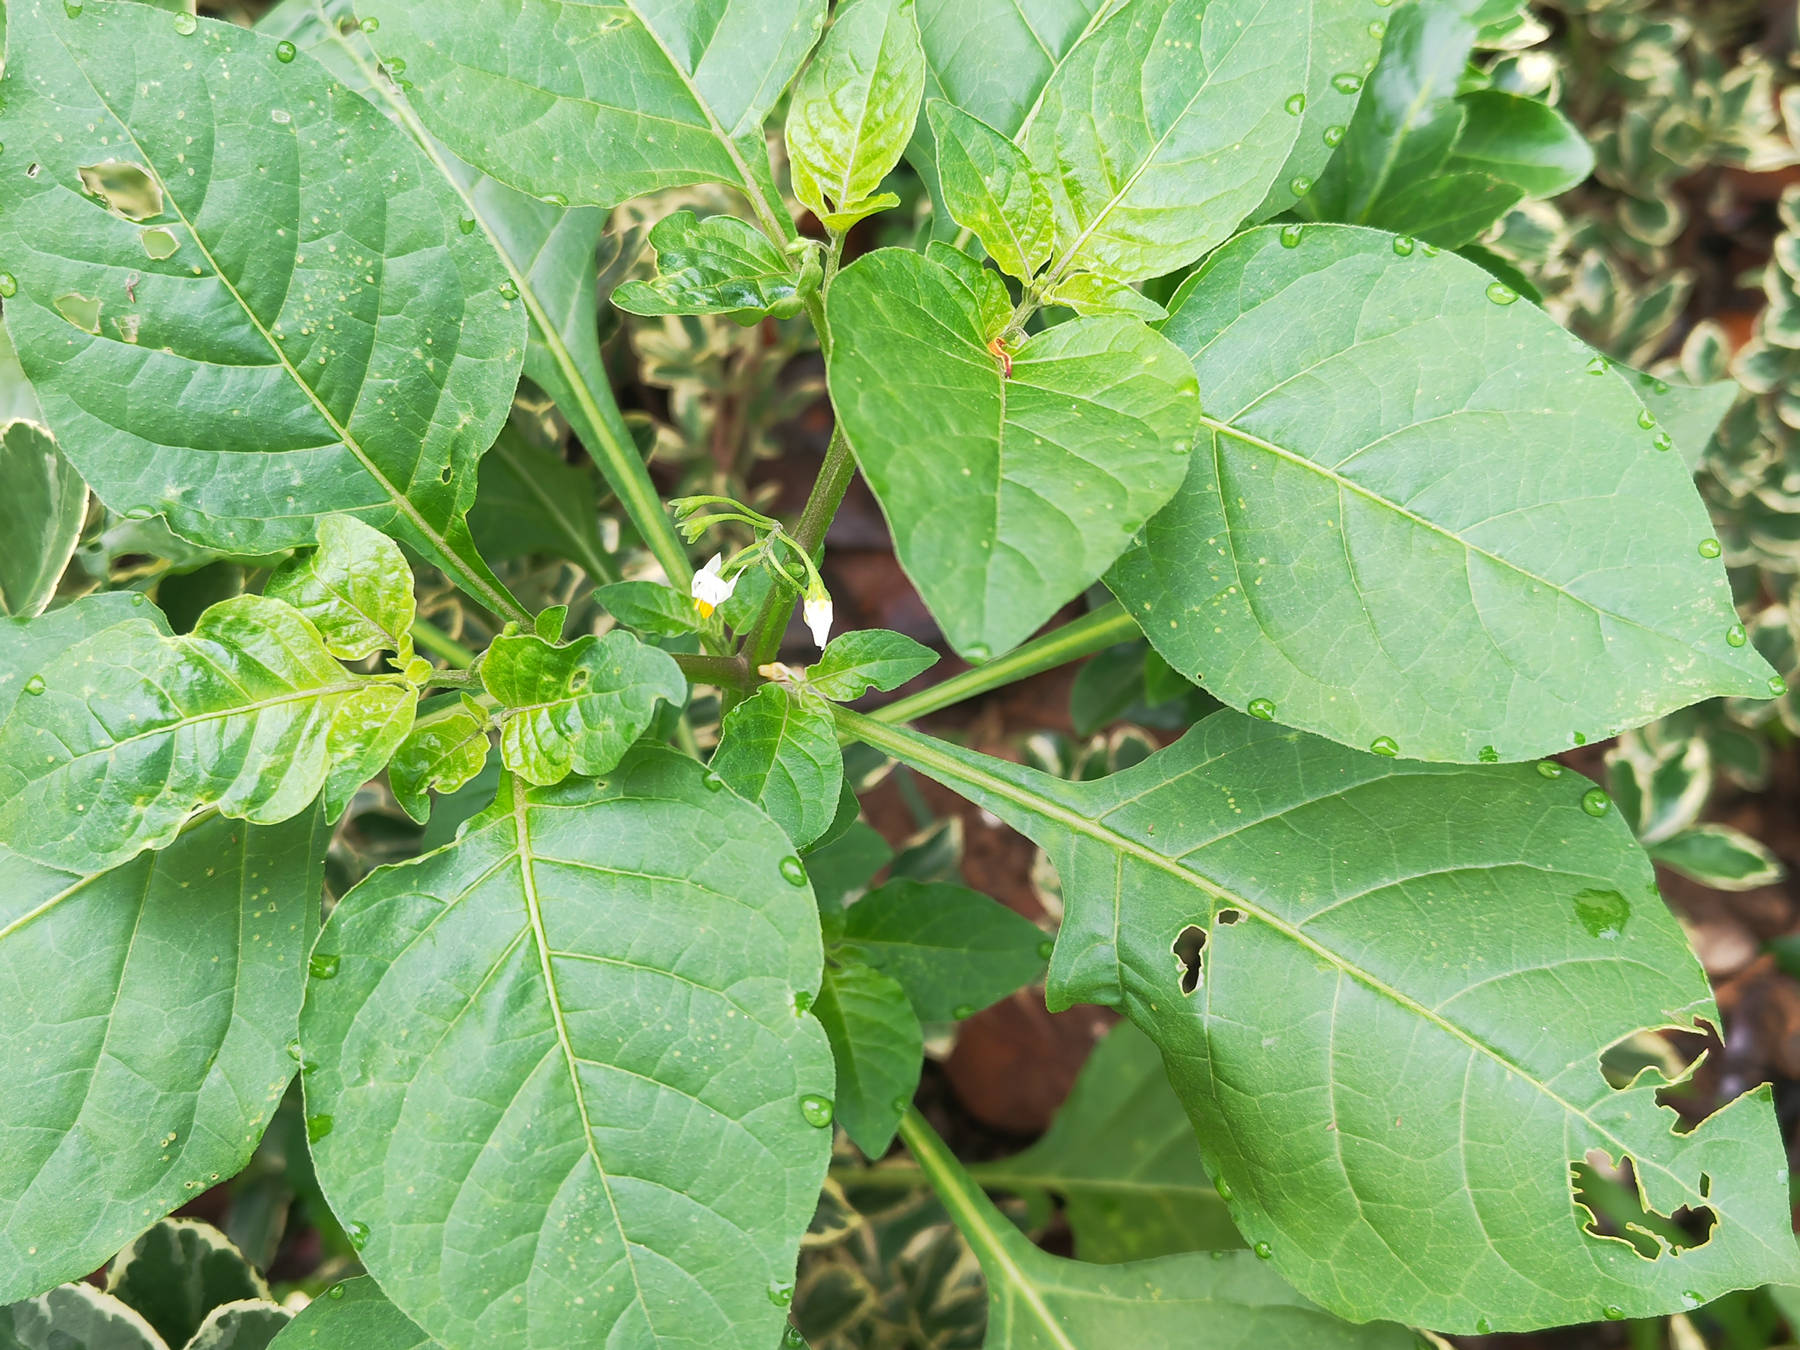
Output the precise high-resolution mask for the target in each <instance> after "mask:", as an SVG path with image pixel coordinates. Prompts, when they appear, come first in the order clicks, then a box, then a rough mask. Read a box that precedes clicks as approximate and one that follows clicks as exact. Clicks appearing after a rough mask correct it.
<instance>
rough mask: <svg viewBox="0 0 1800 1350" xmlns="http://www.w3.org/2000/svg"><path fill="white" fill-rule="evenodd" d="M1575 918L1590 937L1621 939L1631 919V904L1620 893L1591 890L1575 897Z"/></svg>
mask: <svg viewBox="0 0 1800 1350" xmlns="http://www.w3.org/2000/svg"><path fill="white" fill-rule="evenodd" d="M1575 918H1576V920H1577V921H1578V922H1579V923H1580V924H1581V926H1582V927H1583V928H1585V929H1587V932H1588V936H1589V937H1597V938H1606V939H1607V940H1608V941H1610V940H1612V939H1613V938H1616V937H1619V936H1620V935H1621V934H1623V933H1624V931H1625V923H1626V920H1628V919H1630V918H1631V902H1630V901H1629V900H1627V899H1626V898H1625V897H1624V896H1623V895H1621V894H1620V893H1619V892H1618V891H1606V890H1597V889H1589V890H1585V891H1582V892H1580V893H1579V894H1578V895H1576V897H1575Z"/></svg>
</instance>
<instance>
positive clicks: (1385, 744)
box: [1369, 736, 1400, 759]
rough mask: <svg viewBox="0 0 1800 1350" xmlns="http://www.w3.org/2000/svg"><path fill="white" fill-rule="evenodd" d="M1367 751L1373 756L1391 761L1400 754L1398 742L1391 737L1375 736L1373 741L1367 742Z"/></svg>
mask: <svg viewBox="0 0 1800 1350" xmlns="http://www.w3.org/2000/svg"><path fill="white" fill-rule="evenodd" d="M1369 749H1370V750H1372V751H1373V752H1374V753H1375V754H1378V755H1385V756H1386V757H1387V758H1389V759H1392V758H1393V757H1394V756H1395V755H1397V754H1399V753H1400V742H1399V741H1397V740H1395V739H1394V738H1393V737H1392V736H1377V737H1376V738H1375V739H1374V740H1372V741H1370V742H1369Z"/></svg>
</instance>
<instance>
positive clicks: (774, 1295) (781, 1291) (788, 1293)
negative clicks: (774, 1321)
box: [769, 1281, 794, 1308]
mask: <svg viewBox="0 0 1800 1350" xmlns="http://www.w3.org/2000/svg"><path fill="white" fill-rule="evenodd" d="M793 1301H794V1286H793V1285H792V1284H783V1283H781V1282H780V1281H776V1282H775V1283H773V1284H771V1285H770V1286H769V1302H771V1303H773V1304H774V1305H775V1306H776V1307H777V1308H785V1307H787V1306H788V1304H790V1303H792V1302H793Z"/></svg>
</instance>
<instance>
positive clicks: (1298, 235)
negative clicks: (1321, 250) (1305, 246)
mask: <svg viewBox="0 0 1800 1350" xmlns="http://www.w3.org/2000/svg"><path fill="white" fill-rule="evenodd" d="M1304 238H1306V226H1304V225H1283V226H1282V227H1281V246H1282V247H1283V248H1299V247H1300V241H1301V240H1302V239H1304Z"/></svg>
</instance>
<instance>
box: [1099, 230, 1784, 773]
mask: <svg viewBox="0 0 1800 1350" xmlns="http://www.w3.org/2000/svg"><path fill="white" fill-rule="evenodd" d="M1404 245H1405V241H1404V240H1402V241H1398V245H1397V243H1396V240H1395V239H1394V238H1392V237H1391V236H1388V235H1384V234H1380V233H1377V232H1375V231H1371V230H1362V229H1355V228H1350V227H1344V226H1332V225H1311V226H1308V227H1306V231H1305V236H1304V238H1303V239H1302V240H1301V242H1300V244H1299V246H1298V247H1286V246H1285V239H1284V237H1283V233H1282V231H1281V230H1278V229H1274V228H1266V229H1261V230H1253V231H1251V232H1249V233H1247V234H1244V235H1242V236H1240V237H1239V238H1238V239H1236V240H1234V241H1233V242H1232V243H1231V244H1229V245H1227V246H1226V247H1225V248H1223V249H1221V250H1219V252H1218V253H1216V254H1214V255H1213V257H1212V258H1211V259H1209V260H1208V262H1207V265H1206V267H1205V268H1204V269H1203V270H1202V271H1201V272H1199V273H1197V274H1196V275H1195V276H1194V277H1193V278H1191V279H1190V281H1189V282H1187V283H1184V285H1183V287H1182V290H1181V291H1180V292H1178V293H1177V295H1176V297H1175V299H1174V300H1173V301H1172V302H1171V305H1170V308H1171V309H1172V310H1173V312H1174V313H1173V317H1172V318H1171V319H1170V320H1169V321H1168V323H1167V324H1165V325H1164V326H1163V332H1164V334H1165V335H1166V336H1168V337H1170V338H1172V339H1174V340H1175V342H1176V343H1177V344H1178V345H1180V346H1181V347H1182V348H1183V349H1185V350H1187V351H1188V352H1190V353H1191V354H1192V355H1193V358H1194V367H1195V370H1196V371H1197V373H1198V374H1199V377H1200V384H1201V387H1202V388H1204V389H1205V390H1206V391H1207V392H1206V411H1205V412H1204V413H1203V414H1202V415H1201V417H1200V423H1201V429H1202V438H1201V442H1200V445H1199V448H1198V449H1197V451H1196V453H1195V456H1194V459H1195V464H1194V470H1193V472H1192V473H1191V474H1189V476H1188V479H1187V482H1186V483H1185V484H1184V485H1183V487H1182V489H1181V491H1180V492H1179V493H1178V494H1177V495H1176V497H1175V500H1174V501H1173V502H1171V503H1170V504H1169V506H1168V507H1167V508H1166V509H1165V510H1164V511H1163V512H1162V514H1161V515H1159V516H1158V517H1157V518H1156V519H1155V520H1153V521H1152V522H1151V523H1150V525H1149V527H1148V528H1147V529H1146V530H1145V532H1144V537H1143V541H1142V542H1141V543H1140V544H1138V545H1136V546H1134V547H1133V548H1132V549H1131V550H1130V551H1129V552H1128V553H1127V554H1126V555H1125V556H1124V557H1123V558H1121V559H1120V560H1119V563H1118V565H1117V566H1116V567H1115V568H1114V569H1113V571H1112V572H1111V573H1110V574H1109V576H1108V578H1107V584H1108V585H1109V586H1111V587H1112V588H1113V591H1114V593H1115V594H1117V595H1118V596H1119V598H1120V600H1121V601H1123V602H1124V604H1125V607H1126V608H1127V609H1128V610H1130V612H1131V613H1132V615H1133V616H1134V617H1136V618H1137V620H1138V621H1139V623H1140V624H1142V626H1143V628H1144V632H1145V633H1146V635H1147V636H1148V637H1149V638H1150V640H1151V642H1152V643H1153V644H1154V645H1155V647H1156V649H1157V651H1158V652H1160V653H1161V654H1162V656H1163V658H1164V659H1165V660H1167V661H1168V663H1169V664H1170V665H1171V666H1173V667H1174V668H1175V669H1177V670H1179V671H1180V672H1181V673H1182V674H1184V675H1186V676H1188V677H1189V678H1191V679H1194V680H1195V681H1196V682H1197V683H1202V684H1204V685H1205V687H1206V689H1207V690H1208V692H1210V693H1212V694H1215V695H1217V696H1218V697H1219V698H1220V699H1222V700H1223V701H1225V702H1227V703H1230V704H1232V705H1233V706H1235V707H1238V708H1241V709H1250V710H1254V711H1256V712H1257V713H1259V714H1262V715H1266V716H1270V717H1273V718H1275V719H1277V720H1279V721H1282V722H1286V723H1288V724H1290V725H1292V726H1299V727H1305V728H1307V729H1308V730H1311V731H1318V732H1322V733H1323V734H1325V735H1327V736H1331V737H1333V738H1334V739H1337V740H1341V741H1344V742H1345V743H1346V744H1349V745H1354V746H1358V747H1375V746H1376V742H1377V741H1378V740H1379V741H1380V742H1381V744H1380V746H1379V747H1376V748H1380V749H1383V750H1389V751H1397V752H1398V753H1399V754H1400V755H1403V756H1407V757H1418V758H1425V759H1441V760H1460V761H1465V762H1467V761H1477V760H1491V759H1499V760H1517V759H1525V758H1528V757H1531V756H1535V755H1541V754H1546V753H1553V752H1555V751H1558V750H1563V749H1566V748H1568V746H1570V745H1571V744H1580V743H1581V741H1582V739H1583V738H1585V739H1587V740H1596V741H1597V740H1600V739H1602V738H1603V737H1607V736H1611V735H1614V734H1615V733H1617V732H1618V731H1619V730H1621V729H1622V728H1624V727H1627V726H1634V725H1638V724H1640V723H1643V722H1647V721H1649V720H1651V719H1652V718H1654V717H1657V716H1659V715H1661V714H1662V713H1665V712H1668V711H1670V710H1672V709H1675V708H1679V707H1684V706H1686V705H1687V704H1689V703H1693V702H1695V701H1697V700H1699V699H1703V698H1706V697H1709V696H1711V695H1715V694H1727V693H1729V694H1742V695H1748V696H1751V697H1757V696H1763V697H1766V696H1767V695H1768V693H1769V685H1768V680H1769V677H1770V675H1771V674H1772V672H1771V671H1770V670H1769V669H1768V668H1767V667H1766V665H1765V664H1764V663H1763V661H1762V659H1761V658H1760V657H1759V656H1757V655H1756V654H1755V651H1754V648H1752V647H1750V646H1748V645H1745V646H1743V647H1734V646H1733V645H1732V640H1733V638H1734V637H1737V636H1739V635H1738V633H1737V632H1736V631H1735V625H1736V623H1737V615H1736V613H1735V612H1734V610H1733V608H1732V604H1731V594H1730V590H1729V588H1728V587H1727V584H1726V580H1725V573H1724V568H1723V567H1722V566H1721V565H1720V563H1719V562H1717V561H1715V560H1709V559H1708V558H1707V557H1705V556H1703V554H1702V551H1701V542H1702V541H1703V540H1705V539H1707V538H1708V537H1709V536H1711V534H1712V532H1713V531H1712V526H1711V524H1710V522H1709V521H1708V519H1707V516H1706V511H1705V509H1704V507H1703V506H1702V505H1701V502H1700V499H1699V497H1698V495H1697V494H1696V493H1695V492H1694V489H1693V485H1692V482H1691V480H1690V479H1689V477H1688V474H1687V471H1686V469H1685V468H1684V467H1683V465H1682V463H1681V460H1680V458H1679V456H1676V455H1673V454H1669V453H1666V452H1665V451H1664V450H1662V449H1659V447H1661V446H1664V445H1665V444H1667V441H1666V439H1665V433H1663V432H1662V431H1661V430H1660V429H1658V428H1656V427H1655V426H1654V425H1651V426H1645V425H1643V423H1644V422H1646V421H1648V420H1649V418H1650V414H1649V413H1648V412H1646V411H1645V409H1644V407H1643V405H1642V404H1641V403H1639V402H1638V400H1637V398H1636V397H1635V396H1634V395H1633V394H1632V393H1631V390H1630V389H1629V388H1628V387H1626V385H1625V384H1624V383H1622V382H1621V381H1620V380H1618V379H1616V378H1612V377H1610V376H1609V375H1608V374H1607V369H1606V367H1605V365H1604V363H1600V364H1593V363H1592V355H1591V352H1589V350H1588V349H1587V348H1585V347H1584V346H1582V345H1581V344H1580V343H1578V342H1577V341H1576V340H1575V339H1574V338H1572V337H1570V336H1569V335H1568V334H1567V333H1565V332H1564V331H1563V330H1562V329H1561V328H1559V327H1558V326H1557V325H1556V323H1555V322H1554V321H1553V320H1552V319H1551V318H1550V317H1549V316H1548V315H1546V314H1544V313H1543V312H1542V311H1541V310H1539V309H1538V308H1537V307H1536V306H1535V305H1529V304H1516V303H1505V302H1506V301H1508V300H1509V299H1510V297H1511V296H1512V292H1511V291H1510V290H1507V289H1505V288H1504V287H1503V286H1502V284H1501V283H1499V282H1496V281H1493V280H1492V279H1491V278H1489V276H1488V275H1487V274H1486V273H1485V272H1483V271H1482V270H1481V269H1480V268H1478V267H1477V266H1475V265H1474V264H1473V263H1470V262H1466V261H1464V260H1463V259H1461V258H1457V257H1454V256H1451V255H1449V254H1442V255H1439V256H1435V257H1433V256H1428V255H1427V254H1426V253H1425V251H1424V249H1423V246H1419V247H1418V248H1417V249H1416V250H1414V251H1410V252H1409V251H1408V250H1407V249H1406V248H1405V247H1404ZM1497 301H1498V303H1497ZM1371 388H1378V389H1381V390H1386V391H1389V395H1391V396H1389V395H1384V396H1383V397H1379V398H1377V397H1374V396H1372V395H1371V394H1370V392H1369V391H1370V389H1371ZM1447 464H1453V465H1455V466H1456V473H1455V474H1453V475H1449V476H1446V475H1445V473H1444V472H1443V468H1444V466H1445V465H1447Z"/></svg>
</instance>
